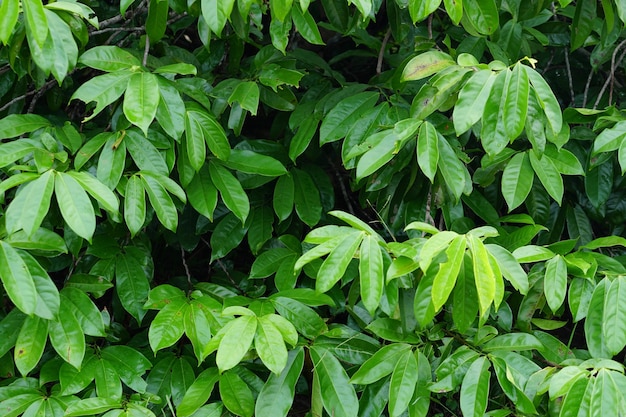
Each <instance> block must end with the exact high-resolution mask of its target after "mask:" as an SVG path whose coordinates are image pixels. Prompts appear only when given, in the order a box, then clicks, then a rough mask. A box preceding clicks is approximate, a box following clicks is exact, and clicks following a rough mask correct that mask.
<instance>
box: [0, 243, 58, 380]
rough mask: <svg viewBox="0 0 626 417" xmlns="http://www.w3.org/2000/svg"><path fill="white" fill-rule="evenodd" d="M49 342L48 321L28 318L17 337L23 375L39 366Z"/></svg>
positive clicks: (18, 363)
mask: <svg viewBox="0 0 626 417" xmlns="http://www.w3.org/2000/svg"><path fill="white" fill-rule="evenodd" d="M0 243H1V242H0ZM47 340H48V322H47V320H45V319H42V318H41V317H37V316H28V317H26V320H24V324H23V325H22V328H21V329H20V332H19V334H18V335H17V341H16V342H15V350H14V360H15V366H16V367H17V369H18V370H19V371H20V373H21V374H22V375H24V376H26V375H28V373H30V371H32V370H33V369H34V368H35V366H37V363H38V362H39V359H41V355H43V351H44V348H45V347H46V341H47Z"/></svg>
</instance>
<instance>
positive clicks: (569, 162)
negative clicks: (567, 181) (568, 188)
mask: <svg viewBox="0 0 626 417" xmlns="http://www.w3.org/2000/svg"><path fill="white" fill-rule="evenodd" d="M545 154H546V155H547V156H548V157H550V159H551V160H552V162H553V163H554V166H556V169H557V170H558V171H559V172H560V173H561V174H564V175H585V170H584V169H583V167H582V165H581V164H580V161H579V160H578V158H577V157H576V155H574V154H573V153H571V152H570V151H568V150H567V149H564V148H561V149H555V148H554V147H552V146H549V147H547V148H546V151H545Z"/></svg>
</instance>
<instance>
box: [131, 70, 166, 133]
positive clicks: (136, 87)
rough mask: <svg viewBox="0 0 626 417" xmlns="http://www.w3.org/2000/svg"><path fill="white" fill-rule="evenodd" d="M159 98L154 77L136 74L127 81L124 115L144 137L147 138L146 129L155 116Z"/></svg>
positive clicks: (146, 73) (140, 73)
mask: <svg viewBox="0 0 626 417" xmlns="http://www.w3.org/2000/svg"><path fill="white" fill-rule="evenodd" d="M160 98H161V95H160V92H159V81H158V79H157V77H156V75H154V74H152V73H149V72H137V73H134V74H133V75H132V76H131V77H130V78H129V79H128V86H127V88H126V94H125V95H124V105H123V109H124V115H125V116H126V118H127V119H128V121H129V122H131V123H132V124H134V125H135V126H138V127H139V128H140V129H141V130H142V131H143V134H144V135H145V136H148V127H150V124H151V123H152V120H154V117H155V116H156V112H157V108H158V107H159V100H160Z"/></svg>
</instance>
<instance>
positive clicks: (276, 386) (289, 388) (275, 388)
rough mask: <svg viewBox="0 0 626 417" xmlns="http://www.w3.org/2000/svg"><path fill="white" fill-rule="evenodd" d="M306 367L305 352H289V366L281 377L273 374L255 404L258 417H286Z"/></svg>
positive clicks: (299, 350)
mask: <svg viewBox="0 0 626 417" xmlns="http://www.w3.org/2000/svg"><path fill="white" fill-rule="evenodd" d="M303 366H304V351H303V349H302V348H297V349H295V350H292V351H290V352H289V355H288V359H287V364H286V366H285V368H284V369H283V370H282V372H281V373H280V375H276V374H271V375H270V376H269V378H268V379H267V381H266V382H265V384H264V385H263V388H262V389H261V392H259V396H258V397H257V400H256V404H255V415H256V416H257V417H286V416H287V413H288V412H289V410H290V409H291V406H292V404H293V399H294V395H295V387H296V382H297V381H298V377H299V376H300V373H301V372H302V368H303Z"/></svg>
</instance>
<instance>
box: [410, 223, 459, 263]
mask: <svg viewBox="0 0 626 417" xmlns="http://www.w3.org/2000/svg"><path fill="white" fill-rule="evenodd" d="M457 236H458V234H457V233H455V232H452V231H449V230H445V231H443V232H439V233H437V234H434V235H432V236H431V237H430V238H429V239H428V240H427V241H426V243H424V246H422V250H421V252H420V256H419V262H420V268H421V269H422V271H424V272H426V271H427V270H428V268H429V267H430V264H431V263H432V261H433V259H434V258H435V257H436V256H437V255H438V254H439V253H441V252H442V251H444V250H445V249H446V248H447V247H448V245H449V244H450V242H451V241H452V240H453V239H455V238H456V237H457Z"/></svg>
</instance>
